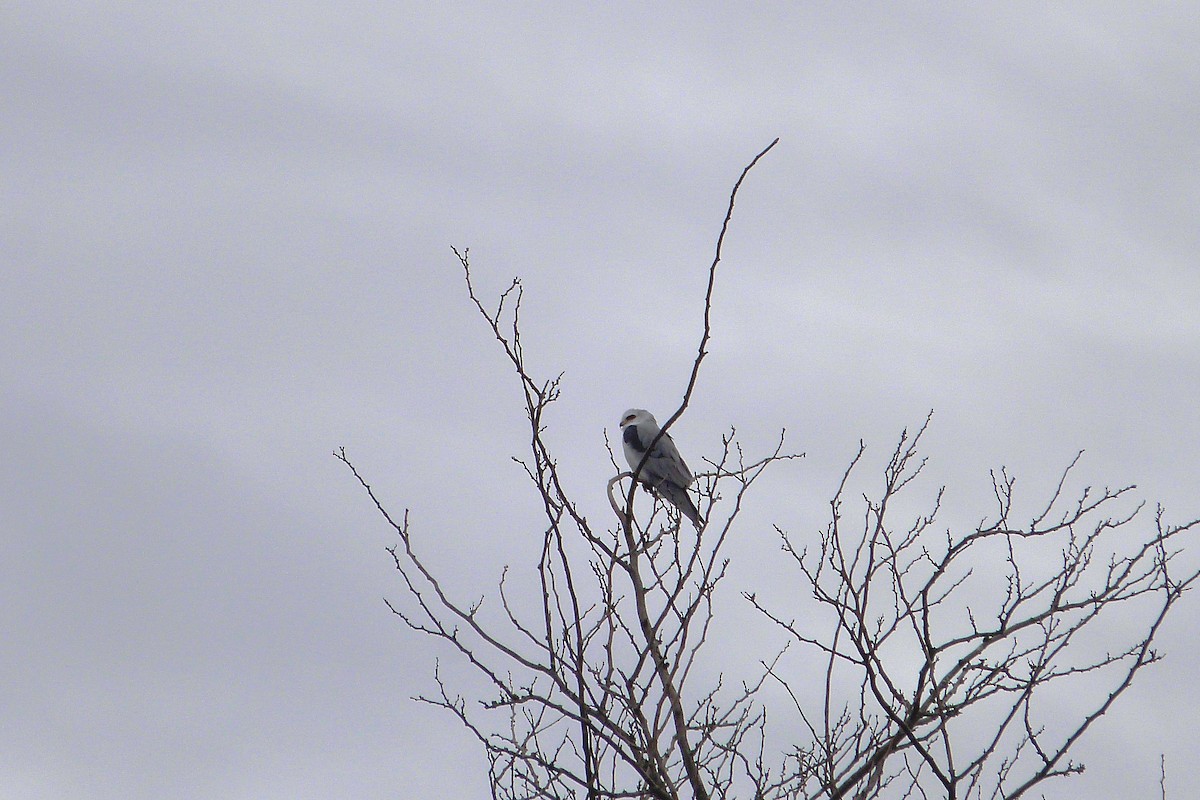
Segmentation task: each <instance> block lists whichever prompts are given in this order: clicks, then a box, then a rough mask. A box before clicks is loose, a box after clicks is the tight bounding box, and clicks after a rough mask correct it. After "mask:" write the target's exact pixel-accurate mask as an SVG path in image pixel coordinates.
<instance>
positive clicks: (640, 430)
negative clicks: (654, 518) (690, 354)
mask: <svg viewBox="0 0 1200 800" xmlns="http://www.w3.org/2000/svg"><path fill="white" fill-rule="evenodd" d="M621 427H622V428H623V429H624V431H625V432H624V433H623V434H622V436H621V439H622V441H623V442H624V445H625V460H626V461H628V462H629V469H630V470H636V469H637V468H638V465H639V464H642V458H643V457H644V456H645V455H646V448H648V447H649V446H650V443H651V442H653V441H654V437H655V436H658V431H659V427H658V421H657V420H655V419H654V415H653V414H651V413H650V412H649V411H647V410H646V409H644V408H631V409H629V410H628V411H626V412H625V413H624V414H622V415H621ZM694 480H696V479H695V478H694V477H693V476H692V473H691V470H689V469H688V468H687V464H685V463H683V458H682V457H681V456H680V455H679V449H678V448H677V447H675V443H674V442H673V441H671V434H669V433H668V434H664V435H663V437H662V438H661V439H659V440H658V443H657V444H656V445H654V449H653V450H651V451H650V457H649V458H647V459H646V463H645V464H642V471H641V472H639V473H638V482H639V483H641V484H642V485H643V486H646V487H647V488H650V489H653V490H654V492H655V494H657V495H658V496H659V497H661V498H662V499H664V500H666V501H667V502H669V503H670V504H671V505H673V506H675V507H676V508H678V509H679V511H680V513H682V514H683V515H684V516H685V517H687V518H688V519H690V520H691V521H692V524H693V525H695V526H696V527H697V528H699V527H700V526H701V525H702V524H703V520H701V519H700V512H699V511H697V510H696V506H695V504H694V503H692V498H690V497H689V496H688V492H687V487H688V486H689V485H690V484H691V483H692V481H694Z"/></svg>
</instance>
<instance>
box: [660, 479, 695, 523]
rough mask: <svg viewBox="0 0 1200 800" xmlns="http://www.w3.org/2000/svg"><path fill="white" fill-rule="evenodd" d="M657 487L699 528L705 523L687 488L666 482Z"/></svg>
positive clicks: (666, 498) (665, 498)
mask: <svg viewBox="0 0 1200 800" xmlns="http://www.w3.org/2000/svg"><path fill="white" fill-rule="evenodd" d="M655 489H657V490H658V493H659V495H661V496H662V498H663V499H664V500H666V501H667V502H668V503H670V504H671V505H673V506H675V507H676V508H678V509H679V513H681V514H683V515H684V516H685V517H687V518H688V519H690V520H691V521H692V524H693V525H695V526H696V527H697V528H700V527H702V526H703V525H704V520H702V519H701V518H700V512H699V511H697V510H696V504H695V503H693V502H692V498H691V496H690V495H689V494H688V491H687V489H685V488H683V487H682V486H676V485H674V484H672V483H666V482H663V483H661V484H659V485H658V486H656V487H655Z"/></svg>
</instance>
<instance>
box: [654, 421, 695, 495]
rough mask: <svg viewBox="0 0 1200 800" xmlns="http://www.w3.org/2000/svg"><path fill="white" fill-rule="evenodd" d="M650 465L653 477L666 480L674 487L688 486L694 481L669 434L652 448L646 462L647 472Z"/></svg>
mask: <svg viewBox="0 0 1200 800" xmlns="http://www.w3.org/2000/svg"><path fill="white" fill-rule="evenodd" d="M652 464H653V465H654V473H653V474H654V475H655V477H658V478H662V479H664V480H667V481H669V482H671V483H673V484H675V485H676V486H688V485H690V484H691V483H692V481H694V480H695V478H694V477H692V472H691V470H689V469H688V467H687V464H685V463H684V462H683V456H681V455H679V448H678V447H676V446H675V442H674V441H672V440H671V435H670V434H666V435H664V436H663V437H662V438H661V439H659V440H658V444H656V445H655V446H654V450H653V451H652V452H651V453H650V458H649V460H648V461H647V462H646V468H647V470H648V469H650V466H651V465H652Z"/></svg>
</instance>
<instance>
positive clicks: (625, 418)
mask: <svg viewBox="0 0 1200 800" xmlns="http://www.w3.org/2000/svg"><path fill="white" fill-rule="evenodd" d="M640 422H649V423H650V424H651V425H655V426H657V425H658V421H657V420H655V419H654V415H653V414H651V413H650V412H649V411H647V410H646V409H644V408H631V409H629V410H628V411H626V412H625V413H624V414H622V415H621V427H622V428H624V427H625V426H626V425H635V424H637V423H640Z"/></svg>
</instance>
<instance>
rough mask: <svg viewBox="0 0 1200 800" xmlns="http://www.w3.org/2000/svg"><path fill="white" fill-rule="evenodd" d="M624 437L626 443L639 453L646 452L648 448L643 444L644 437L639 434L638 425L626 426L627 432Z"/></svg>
mask: <svg viewBox="0 0 1200 800" xmlns="http://www.w3.org/2000/svg"><path fill="white" fill-rule="evenodd" d="M622 438H624V440H625V444H627V445H629V446H630V447H631V448H633V449H634V450H635V451H637V452H639V453H644V452H646V448H645V446H644V445H643V444H642V437H640V436H638V430H637V425H627V426H625V434H624V436H623V437H622Z"/></svg>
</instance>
